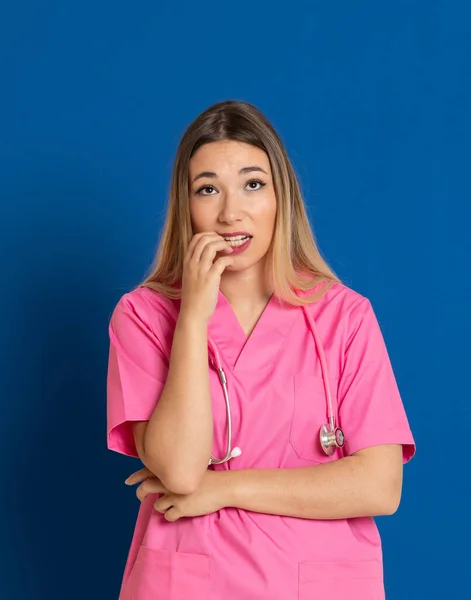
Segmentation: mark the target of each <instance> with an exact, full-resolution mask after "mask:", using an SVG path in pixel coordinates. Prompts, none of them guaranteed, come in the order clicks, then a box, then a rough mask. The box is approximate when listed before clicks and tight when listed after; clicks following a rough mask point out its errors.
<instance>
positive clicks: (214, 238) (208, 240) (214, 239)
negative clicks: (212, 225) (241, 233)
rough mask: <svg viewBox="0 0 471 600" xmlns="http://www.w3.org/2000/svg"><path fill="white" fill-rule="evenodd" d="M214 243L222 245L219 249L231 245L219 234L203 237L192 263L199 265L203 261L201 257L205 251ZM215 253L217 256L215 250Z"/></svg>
mask: <svg viewBox="0 0 471 600" xmlns="http://www.w3.org/2000/svg"><path fill="white" fill-rule="evenodd" d="M214 243H216V244H221V247H220V248H219V249H221V248H224V247H225V246H227V247H229V244H228V243H227V242H226V240H225V239H224V238H222V237H221V236H220V235H218V234H217V233H213V234H212V235H206V236H203V237H202V238H201V239H200V240H199V241H198V243H197V244H196V246H195V249H194V251H193V256H192V258H191V261H192V262H196V263H199V262H200V260H201V256H202V254H203V252H204V251H205V249H206V247H207V246H208V245H210V244H214ZM213 252H214V255H215V254H216V251H215V250H213Z"/></svg>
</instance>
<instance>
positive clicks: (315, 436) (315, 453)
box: [289, 373, 342, 463]
mask: <svg viewBox="0 0 471 600" xmlns="http://www.w3.org/2000/svg"><path fill="white" fill-rule="evenodd" d="M293 379H294V382H293V384H294V394H293V398H294V402H293V404H294V406H293V414H292V419H291V428H290V432H289V443H290V445H291V447H292V448H293V450H294V452H295V453H296V455H297V456H298V457H299V458H301V459H303V460H305V461H308V462H311V463H325V462H329V461H331V460H335V459H336V458H339V457H340V456H342V454H341V450H340V449H337V450H336V451H335V452H334V454H332V456H327V454H325V452H324V450H323V449H322V446H321V442H320V439H319V434H320V430H321V427H322V426H323V425H325V424H327V422H328V418H327V415H328V409H327V397H326V394H325V389H324V380H323V378H322V377H321V376H319V375H313V374H312V373H297V374H295V375H294V376H293ZM329 383H330V394H331V397H332V404H333V407H334V414H335V415H336V414H337V410H336V409H337V387H338V380H337V379H335V378H332V377H330V378H329ZM337 426H338V423H337Z"/></svg>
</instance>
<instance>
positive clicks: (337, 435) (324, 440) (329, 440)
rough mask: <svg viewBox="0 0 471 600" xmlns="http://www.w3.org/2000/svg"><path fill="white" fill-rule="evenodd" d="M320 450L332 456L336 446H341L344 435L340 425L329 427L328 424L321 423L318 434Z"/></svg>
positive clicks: (343, 441)
mask: <svg viewBox="0 0 471 600" xmlns="http://www.w3.org/2000/svg"><path fill="white" fill-rule="evenodd" d="M319 438H320V442H321V446H322V450H324V452H325V454H327V456H332V454H333V453H334V452H335V451H336V449H337V448H343V446H344V444H345V436H344V434H343V431H342V430H341V429H340V427H335V428H334V429H330V428H329V426H328V425H323V426H322V427H321V430H320V434H319Z"/></svg>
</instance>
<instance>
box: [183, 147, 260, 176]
mask: <svg viewBox="0 0 471 600" xmlns="http://www.w3.org/2000/svg"><path fill="white" fill-rule="evenodd" d="M253 165H257V166H259V167H262V168H263V169H264V170H265V171H266V172H267V173H270V161H269V160H268V156H267V154H266V153H265V152H264V151H263V150H261V149H260V148H257V147H256V146H252V145H251V144H246V143H244V142H237V141H233V140H229V141H227V140H224V141H220V142H210V143H208V144H204V145H203V146H201V148H198V150H197V152H196V153H195V154H194V155H193V157H192V158H191V160H190V164H189V168H190V176H191V175H196V174H197V173H198V172H199V171H214V172H215V173H217V174H219V173H221V174H222V173H229V172H232V171H238V170H239V169H240V168H242V167H249V166H253Z"/></svg>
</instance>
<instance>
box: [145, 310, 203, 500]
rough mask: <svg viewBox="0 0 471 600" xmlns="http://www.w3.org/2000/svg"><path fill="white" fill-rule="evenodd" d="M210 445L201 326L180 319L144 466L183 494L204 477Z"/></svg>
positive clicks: (147, 438)
mask: <svg viewBox="0 0 471 600" xmlns="http://www.w3.org/2000/svg"><path fill="white" fill-rule="evenodd" d="M212 442H213V419H212V409H211V400H210V391H209V375H208V354H207V325H206V323H205V322H204V321H198V320H195V319H190V318H186V316H184V315H181V316H180V317H179V319H178V321H177V325H176V328H175V333H174V338H173V344H172V351H171V357H170V364H169V371H168V376H167V381H166V385H165V388H164V390H163V392H162V394H161V396H160V399H159V402H158V404H157V406H156V408H155V410H154V412H153V414H152V417H151V419H150V420H149V423H148V426H147V429H146V433H145V437H144V449H145V450H144V451H145V456H146V460H147V462H146V466H149V468H151V470H152V471H153V472H154V473H156V474H158V476H159V477H160V478H161V479H162V481H163V482H164V483H166V484H167V485H168V487H169V488H170V489H174V491H176V492H179V493H189V492H191V491H192V489H194V488H195V487H197V486H198V484H199V482H200V481H201V478H202V477H203V476H204V473H205V471H206V469H207V467H208V460H209V457H210V454H211V448H212Z"/></svg>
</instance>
